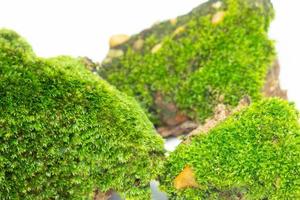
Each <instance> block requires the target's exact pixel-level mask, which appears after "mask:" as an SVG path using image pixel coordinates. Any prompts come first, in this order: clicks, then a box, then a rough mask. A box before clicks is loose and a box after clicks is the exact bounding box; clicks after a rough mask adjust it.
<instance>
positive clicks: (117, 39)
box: [109, 34, 130, 48]
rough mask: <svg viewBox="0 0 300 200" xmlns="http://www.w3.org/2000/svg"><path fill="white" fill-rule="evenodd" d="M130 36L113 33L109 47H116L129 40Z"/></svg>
mask: <svg viewBox="0 0 300 200" xmlns="http://www.w3.org/2000/svg"><path fill="white" fill-rule="evenodd" d="M129 38H130V37H129V36H128V35H125V34H119V35H113V36H111V37H110V39H109V47H110V48H114V47H117V46H119V45H121V44H123V43H125V42H127V41H128V40H129Z"/></svg>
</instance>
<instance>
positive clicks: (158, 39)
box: [98, 0, 284, 137]
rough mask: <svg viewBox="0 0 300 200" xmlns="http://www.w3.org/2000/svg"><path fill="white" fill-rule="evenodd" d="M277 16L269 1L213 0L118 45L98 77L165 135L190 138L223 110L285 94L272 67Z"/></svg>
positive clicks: (103, 64)
mask: <svg viewBox="0 0 300 200" xmlns="http://www.w3.org/2000/svg"><path fill="white" fill-rule="evenodd" d="M272 17H273V9H272V5H271V3H270V1H269V0H254V1H253V0H251V1H250V0H246V1H242V0H222V1H216V0H210V1H208V2H207V3H204V4H202V5H200V6H199V7H197V8H195V9H193V10H192V11H191V12H190V13H188V14H186V15H183V16H179V17H176V18H173V19H170V20H167V21H164V22H160V23H156V24H155V25H153V27H151V28H149V29H146V30H144V31H142V32H140V33H139V34H136V35H133V36H130V38H126V40H123V41H122V43H119V44H118V45H113V48H112V49H111V50H113V51H116V52H123V53H122V54H121V53H118V56H114V55H113V56H112V55H111V52H109V53H108V56H107V59H105V61H104V62H103V63H102V66H101V67H100V69H99V71H98V72H99V74H100V76H102V77H103V78H104V79H106V80H107V81H108V82H110V83H111V84H113V85H115V86H116V87H117V88H118V89H120V90H121V91H124V92H125V93H127V94H128V95H130V96H134V97H136V99H137V100H138V101H139V102H140V104H141V105H142V107H143V108H144V110H145V111H146V112H147V113H148V116H149V117H150V118H151V120H152V122H153V123H154V124H155V125H156V127H157V128H158V130H159V132H160V133H161V134H162V135H163V136H165V137H166V136H170V135H180V134H186V133H189V132H190V131H191V129H193V128H194V127H195V126H196V124H197V125H201V124H203V123H205V120H207V119H211V118H213V115H214V112H215V108H216V106H218V105H220V104H224V105H225V106H226V107H227V108H228V109H234V107H236V106H237V105H238V103H239V101H240V100H241V99H242V98H243V97H244V96H249V97H250V98H251V100H252V101H256V100H258V99H260V98H261V96H262V94H265V95H267V96H270V95H272V96H274V95H276V96H278V95H279V96H284V92H283V93H281V92H279V90H278V81H275V82H274V79H275V76H276V75H278V74H277V71H276V69H274V70H272V69H270V68H269V66H270V65H272V62H273V60H274V57H275V56H274V54H275V53H274V52H275V51H274V46H273V43H272V41H270V40H269V39H268V37H267V30H268V26H269V23H270V21H271V19H272ZM111 50H110V51H111ZM275 67H276V66H275ZM268 69H270V70H269V71H270V72H269V74H268ZM266 77H268V78H267V81H266V84H265V83H264V82H265V78H266ZM271 77H272V78H271ZM272 80H273V81H272ZM262 88H264V89H262Z"/></svg>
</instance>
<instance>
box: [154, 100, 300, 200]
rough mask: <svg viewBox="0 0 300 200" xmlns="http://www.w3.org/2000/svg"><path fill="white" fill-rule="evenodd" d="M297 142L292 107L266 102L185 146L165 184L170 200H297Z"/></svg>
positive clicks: (173, 158) (168, 167)
mask: <svg viewBox="0 0 300 200" xmlns="http://www.w3.org/2000/svg"><path fill="white" fill-rule="evenodd" d="M299 144H300V126H299V115H298V112H297V111H296V110H295V108H294V106H293V105H291V104H289V103H287V102H286V101H284V100H279V99H277V98H274V99H266V100H262V101H260V102H258V103H254V104H252V105H251V106H249V107H247V108H244V109H243V110H241V111H240V112H238V113H235V114H233V115H232V116H231V117H229V118H227V119H226V120H225V121H224V122H223V123H221V124H219V125H217V126H216V127H215V128H213V129H211V130H210V131H209V132H208V133H202V134H201V133H200V134H199V135H197V136H194V137H192V138H191V140H189V141H188V142H185V143H183V144H181V145H180V146H179V147H178V148H177V149H176V150H175V151H174V152H173V153H171V155H170V156H169V157H168V159H167V162H166V164H165V168H164V172H163V175H162V176H161V178H160V179H161V184H162V188H163V189H164V190H165V191H166V192H167V193H168V194H169V195H170V199H299V197H300V167H299V165H300V145H299Z"/></svg>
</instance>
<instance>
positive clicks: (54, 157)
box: [0, 30, 163, 199]
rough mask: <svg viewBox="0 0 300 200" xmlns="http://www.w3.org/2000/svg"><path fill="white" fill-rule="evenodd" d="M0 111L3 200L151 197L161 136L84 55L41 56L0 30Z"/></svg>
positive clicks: (0, 191) (158, 158)
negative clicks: (103, 194) (98, 194)
mask: <svg viewBox="0 0 300 200" xmlns="http://www.w3.org/2000/svg"><path fill="white" fill-rule="evenodd" d="M0 109H1V112H0V141H1V143H0V197H1V199H87V198H91V196H92V195H93V192H94V190H96V189H98V190H99V191H101V192H107V191H109V190H110V189H113V190H115V191H117V192H119V193H120V194H121V195H123V196H126V197H131V198H133V199H145V198H147V196H149V195H150V192H149V182H150V180H151V179H153V178H154V177H156V175H157V173H158V170H159V168H160V166H161V160H162V158H163V141H162V139H161V138H160V137H159V136H158V135H156V132H155V130H154V128H153V125H152V124H151V122H150V121H149V120H148V119H147V117H146V115H145V114H144V113H143V112H142V109H141V108H140V107H139V105H138V104H137V103H136V102H135V101H134V100H133V99H132V98H130V97H127V96H126V95H124V94H122V93H120V92H119V91H117V90H116V89H115V88H114V87H112V86H110V85H109V84H107V83H106V82H105V81H104V80H102V79H100V78H99V77H98V76H97V75H93V74H92V73H91V72H89V71H88V70H86V69H85V67H84V65H83V64H82V63H81V62H80V60H79V59H75V58H71V57H66V56H63V57H57V58H51V59H43V58H38V57H36V56H35V55H34V53H33V52H32V50H31V47H30V45H28V44H27V42H25V41H24V39H23V38H21V37H20V36H19V35H18V34H16V33H15V32H13V31H9V30H0ZM149 198H150V196H149Z"/></svg>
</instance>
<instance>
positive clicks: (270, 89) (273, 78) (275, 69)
mask: <svg viewBox="0 0 300 200" xmlns="http://www.w3.org/2000/svg"><path fill="white" fill-rule="evenodd" d="M279 74H280V65H279V63H278V61H277V60H275V61H274V63H273V66H272V67H271V68H270V70H269V72H268V74H267V78H266V82H265V85H264V88H263V90H262V92H263V95H264V96H266V97H280V98H282V99H287V91H286V90H282V89H281V87H280V82H279Z"/></svg>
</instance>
